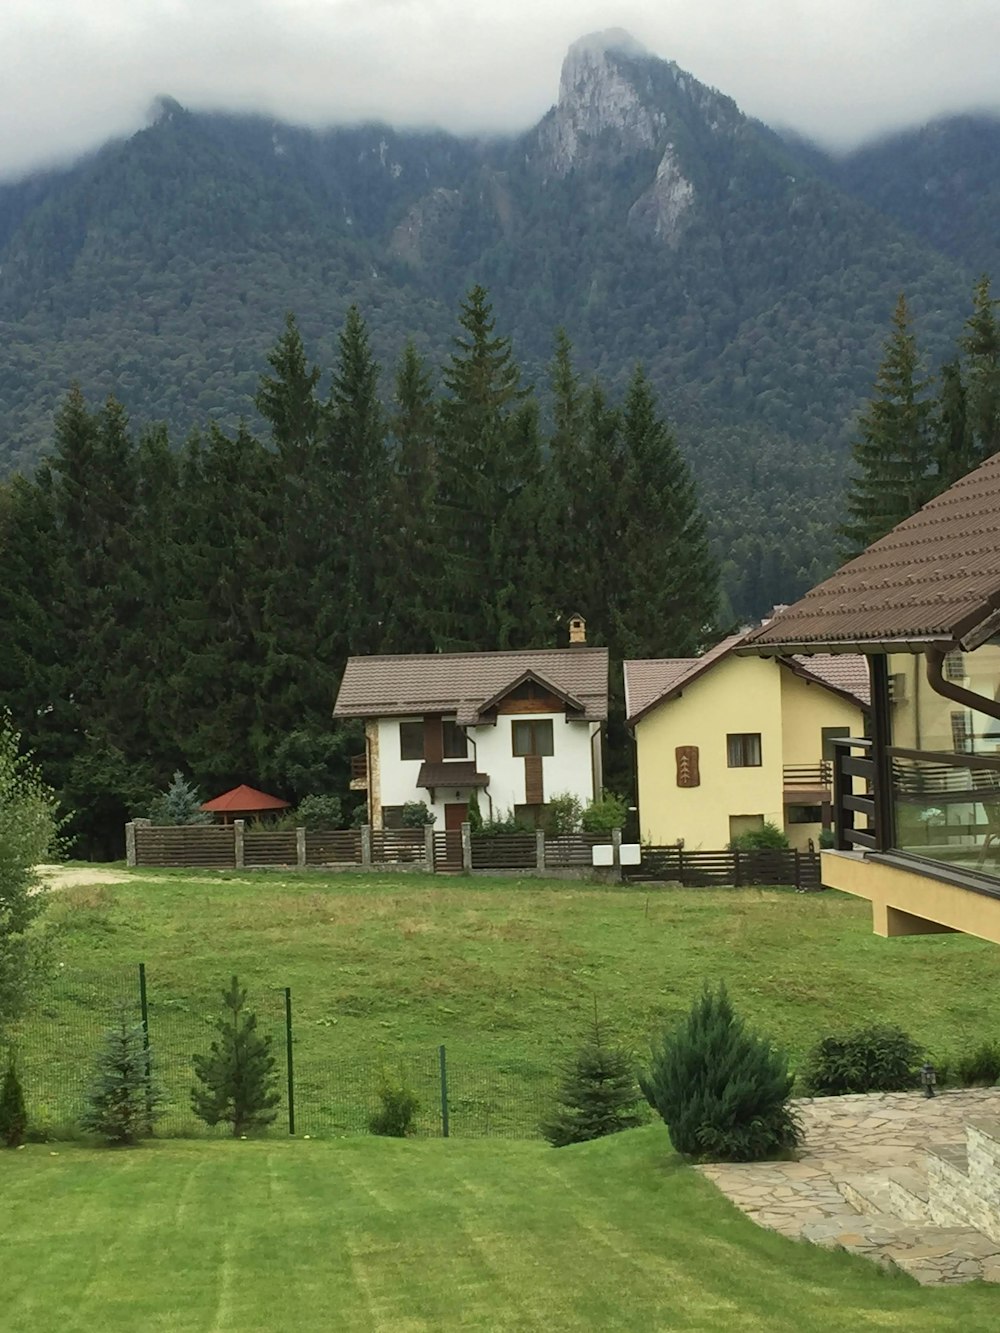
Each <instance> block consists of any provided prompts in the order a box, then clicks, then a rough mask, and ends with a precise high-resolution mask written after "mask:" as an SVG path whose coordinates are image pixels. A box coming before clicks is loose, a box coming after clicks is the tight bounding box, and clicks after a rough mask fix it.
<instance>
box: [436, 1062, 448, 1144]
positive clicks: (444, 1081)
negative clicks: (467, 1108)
mask: <svg viewBox="0 0 1000 1333" xmlns="http://www.w3.org/2000/svg"><path fill="white" fill-rule="evenodd" d="M438 1064H439V1066H440V1069H441V1137H442V1138H443V1139H446V1138H447V1137H448V1061H447V1059H446V1057H445V1049H444V1047H443V1046H439V1047H438Z"/></svg>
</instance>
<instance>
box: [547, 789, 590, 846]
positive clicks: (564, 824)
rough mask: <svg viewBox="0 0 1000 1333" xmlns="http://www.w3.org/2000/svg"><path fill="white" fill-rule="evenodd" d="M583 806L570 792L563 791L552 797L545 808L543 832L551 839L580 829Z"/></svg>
mask: <svg viewBox="0 0 1000 1333" xmlns="http://www.w3.org/2000/svg"><path fill="white" fill-rule="evenodd" d="M582 815H583V806H582V805H581V804H580V801H579V800H578V798H577V797H575V796H574V795H573V793H572V792H569V791H564V792H562V793H561V794H560V795H558V796H553V797H552V799H551V800H550V801H549V803H548V805H547V806H546V807H545V832H546V833H551V834H552V836H553V837H559V835H560V834H563V833H575V832H576V831H577V829H578V828H579V827H580V819H581V817H582Z"/></svg>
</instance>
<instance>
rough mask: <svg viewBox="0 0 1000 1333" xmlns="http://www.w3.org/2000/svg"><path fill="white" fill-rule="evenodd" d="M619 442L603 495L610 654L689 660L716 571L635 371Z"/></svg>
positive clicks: (709, 624)
mask: <svg viewBox="0 0 1000 1333" xmlns="http://www.w3.org/2000/svg"><path fill="white" fill-rule="evenodd" d="M620 440H621V464H620V466H621V472H620V476H619V478H618V479H617V482H616V483H615V484H614V485H613V486H611V487H610V488H609V491H608V495H607V511H609V518H610V525H611V533H613V534H614V535H613V540H614V541H615V545H616V547H617V558H616V560H615V563H614V566H613V568H612V569H611V570H609V571H608V574H607V577H608V579H609V581H610V586H609V589H608V594H607V598H608V605H609V625H608V642H609V644H610V646H611V649H612V655H613V656H614V657H616V658H625V657H689V656H691V655H693V654H694V653H697V652H698V651H699V650H700V649H701V648H702V647H704V645H705V642H706V640H707V639H709V638H710V637H711V636H712V633H713V631H714V628H715V616H716V612H717V608H718V597H719V587H718V568H717V565H716V561H715V558H714V556H713V554H712V550H711V546H710V544H709V540H708V532H707V528H706V525H705V520H704V517H703V516H702V513H701V510H700V508H699V506H698V497H697V494H696V491H695V486H694V482H693V480H692V478H691V474H690V471H689V469H688V467H687V464H686V463H685V461H684V458H683V456H682V454H681V452H680V449H679V448H678V446H677V442H676V441H675V439H674V437H673V435H672V434H671V433H670V431H669V430H668V428H667V426H666V424H665V423H664V421H663V420H662V418H661V417H660V416H659V414H658V412H657V407H656V400H655V397H654V394H653V390H652V388H651V386H650V384H649V381H648V380H647V379H646V376H645V374H644V373H643V371H642V368H641V367H637V368H636V370H635V372H634V374H633V376H632V380H631V383H630V384H629V387H628V392H627V393H626V395H625V401H624V404H623V406H622V412H621V435H620Z"/></svg>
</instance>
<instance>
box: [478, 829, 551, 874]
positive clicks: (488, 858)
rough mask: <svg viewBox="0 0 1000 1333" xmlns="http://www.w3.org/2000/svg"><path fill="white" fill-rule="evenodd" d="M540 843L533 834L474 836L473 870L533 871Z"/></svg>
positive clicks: (536, 862)
mask: <svg viewBox="0 0 1000 1333" xmlns="http://www.w3.org/2000/svg"><path fill="white" fill-rule="evenodd" d="M537 864H538V843H537V840H536V838H535V835H534V834H533V833H497V834H493V835H485V836H484V835H482V834H480V835H478V836H477V835H473V838H472V868H473V870H533V869H534V868H535V866H536V865H537Z"/></svg>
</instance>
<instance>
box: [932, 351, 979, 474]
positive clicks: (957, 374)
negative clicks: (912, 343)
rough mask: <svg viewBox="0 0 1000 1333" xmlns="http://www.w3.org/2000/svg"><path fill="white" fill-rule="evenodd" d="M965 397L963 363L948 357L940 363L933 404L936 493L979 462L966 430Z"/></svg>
mask: <svg viewBox="0 0 1000 1333" xmlns="http://www.w3.org/2000/svg"><path fill="white" fill-rule="evenodd" d="M967 398H968V395H967V394H966V391H965V385H964V383H963V381H962V367H961V365H960V364H959V362H958V361H949V362H948V363H947V365H944V366H942V367H941V387H940V389H939V391H938V396H937V401H936V403H935V406H934V417H933V430H934V438H935V454H936V456H937V473H936V475H935V479H934V493H935V494H936V495H940V493H941V492H942V491H944V490H947V488H948V487H949V486H951V485H953V484H954V483H955V482H956V481H958V479H959V478H960V477H964V476H965V475H966V473H968V472H971V471H972V469H973V468H974V467H975V466H976V464H977V462H978V459H977V457H976V450H975V444H974V441H973V439H972V433H971V431H970V430H969V420H968V405H967Z"/></svg>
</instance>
